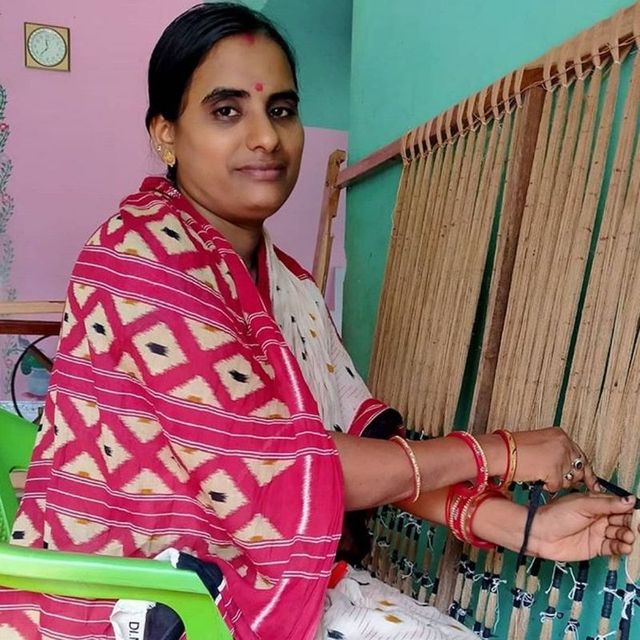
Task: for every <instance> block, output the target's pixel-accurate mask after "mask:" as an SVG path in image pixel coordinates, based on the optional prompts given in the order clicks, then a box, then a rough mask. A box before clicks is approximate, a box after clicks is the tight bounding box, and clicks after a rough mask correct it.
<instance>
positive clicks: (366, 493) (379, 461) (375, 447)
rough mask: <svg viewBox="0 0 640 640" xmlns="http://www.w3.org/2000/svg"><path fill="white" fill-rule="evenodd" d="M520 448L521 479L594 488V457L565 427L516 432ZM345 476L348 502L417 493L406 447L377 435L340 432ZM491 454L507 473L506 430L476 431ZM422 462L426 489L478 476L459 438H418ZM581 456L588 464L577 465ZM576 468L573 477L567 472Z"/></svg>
mask: <svg viewBox="0 0 640 640" xmlns="http://www.w3.org/2000/svg"><path fill="white" fill-rule="evenodd" d="M513 437H514V438H515V440H516V444H517V450H518V462H517V467H516V474H515V480H516V481H520V482H530V481H535V480H542V481H543V482H544V483H545V488H546V489H548V490H549V491H558V490H559V489H561V488H563V487H564V488H568V487H569V486H573V485H576V484H577V483H579V482H582V481H584V482H585V484H586V485H587V487H588V488H589V489H591V490H593V489H594V488H595V476H594V474H593V471H592V470H591V466H590V465H589V462H588V460H587V459H586V457H585V456H584V454H583V453H582V452H581V451H580V449H579V447H578V446H577V445H576V444H575V443H573V442H572V441H571V440H570V439H569V437H568V436H567V434H566V433H565V432H564V431H563V430H562V429H559V428H556V427H552V428H549V429H538V430H534V431H520V432H517V433H514V434H513ZM333 439H334V442H335V445H336V447H337V449H338V453H339V454H340V461H341V463H342V470H343V473H344V479H345V494H346V495H345V499H346V508H347V509H348V510H349V509H365V508H368V507H374V506H378V505H381V504H388V503H390V502H398V501H400V500H403V499H405V498H408V497H409V496H411V495H412V492H413V488H414V484H413V482H414V481H413V469H412V466H411V463H410V462H409V460H408V458H407V455H406V453H405V452H404V451H403V450H402V448H401V447H400V446H398V445H397V444H396V443H394V442H389V441H386V440H372V439H368V438H357V437H355V436H352V435H349V434H344V433H335V434H333ZM476 439H477V440H478V442H479V444H480V446H481V447H482V449H483V451H484V454H485V456H486V459H487V467H488V471H489V475H490V476H503V475H504V473H505V470H506V466H507V450H506V447H505V444H504V442H503V441H502V439H501V438H500V436H498V435H495V434H483V435H479V436H476ZM410 446H411V448H412V449H413V452H414V454H415V457H416V461H417V462H418V467H419V469H420V475H421V479H422V491H423V492H430V491H435V490H436V489H439V488H441V487H446V486H449V485H452V484H456V483H458V482H464V481H467V480H473V479H474V478H475V476H476V471H477V469H476V462H475V459H474V457H473V454H472V452H471V450H470V449H469V447H468V446H467V445H466V444H465V443H464V442H462V441H461V440H459V439H457V438H433V439H430V440H422V441H419V442H415V441H412V442H411V443H410ZM576 459H580V460H581V461H582V465H583V466H582V468H581V469H580V470H577V469H575V468H574V467H573V466H572V465H573V463H574V461H575V460H576ZM569 471H571V472H572V473H571V480H567V472H569Z"/></svg>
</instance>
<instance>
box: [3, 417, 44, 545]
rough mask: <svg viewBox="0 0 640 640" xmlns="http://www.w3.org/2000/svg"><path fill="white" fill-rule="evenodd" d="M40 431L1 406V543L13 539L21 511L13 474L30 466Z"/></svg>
mask: <svg viewBox="0 0 640 640" xmlns="http://www.w3.org/2000/svg"><path fill="white" fill-rule="evenodd" d="M37 431H38V427H37V426H36V425H35V424H32V423H31V422H29V421H28V420H23V419H22V418H19V417H18V416H16V415H14V414H13V413H9V412H8V411H5V410H4V409H0V542H6V541H7V540H8V539H9V535H10V532H11V527H12V526H13V521H14V520H15V517H16V511H17V510H18V498H17V497H16V493H15V490H14V488H13V486H12V484H11V478H10V476H9V474H10V473H11V472H12V471H15V470H17V469H21V470H26V469H27V467H28V466H29V460H31V452H32V450H33V444H34V442H35V439H36V433H37Z"/></svg>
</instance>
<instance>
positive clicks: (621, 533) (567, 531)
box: [529, 493, 635, 561]
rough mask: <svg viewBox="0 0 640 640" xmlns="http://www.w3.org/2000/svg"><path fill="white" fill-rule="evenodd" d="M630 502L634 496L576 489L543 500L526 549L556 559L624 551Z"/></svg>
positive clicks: (630, 536) (629, 539) (626, 550)
mask: <svg viewBox="0 0 640 640" xmlns="http://www.w3.org/2000/svg"><path fill="white" fill-rule="evenodd" d="M634 503H635V497H633V498H629V499H627V498H612V497H608V496H598V495H584V494H577V493H576V494H572V495H568V496H565V497H564V498H560V499H559V500H556V501H554V502H551V503H549V504H546V505H544V506H542V507H540V510H539V512H538V514H537V515H536V517H535V518H534V520H533V526H532V528H531V537H530V539H529V552H530V553H532V554H535V555H537V556H540V557H542V558H547V559H549V560H557V561H573V560H588V559H590V558H594V557H596V556H608V555H625V554H628V553H630V552H631V546H632V544H633V541H634V539H635V535H634V532H632V531H631V529H630V524H631V512H632V511H633V506H634Z"/></svg>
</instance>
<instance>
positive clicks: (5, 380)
mask: <svg viewBox="0 0 640 640" xmlns="http://www.w3.org/2000/svg"><path fill="white" fill-rule="evenodd" d="M6 106H7V92H6V89H5V88H4V87H3V86H2V85H1V84H0V300H15V297H16V292H15V289H14V287H13V286H12V285H11V266H12V264H13V257H14V251H13V245H12V243H11V238H10V237H9V235H8V233H7V225H8V223H9V220H10V219H11V216H12V215H13V209H14V203H13V198H12V197H11V196H10V195H9V194H8V193H7V183H8V181H9V177H10V176H11V172H12V170H13V164H12V162H11V160H10V159H9V158H8V157H7V155H6V153H5V148H6V145H7V140H8V139H9V133H10V129H9V125H8V124H7V123H6V122H5V109H6ZM16 347H17V344H16V339H15V337H13V336H0V362H2V365H3V366H2V376H1V377H0V391H1V392H2V395H3V397H7V395H8V393H9V376H10V371H11V368H12V366H13V365H12V361H13V359H14V354H15V351H16Z"/></svg>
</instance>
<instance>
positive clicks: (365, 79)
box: [344, 0, 631, 374]
mask: <svg viewBox="0 0 640 640" xmlns="http://www.w3.org/2000/svg"><path fill="white" fill-rule="evenodd" d="M629 4H631V2H630V0H518V1H517V2H514V1H513V0H485V2H475V1H473V0H397V1H395V2H389V1H388V0H353V34H352V58H351V116H350V127H349V156H350V162H355V161H357V160H358V159H360V158H362V157H363V156H365V155H367V154H368V153H371V152H372V151H375V150H376V149H377V148H379V147H380V146H382V145H384V144H386V143H388V142H391V141H392V140H393V139H395V138H397V137H398V136H400V135H401V134H402V133H404V132H405V131H406V130H407V129H410V128H413V127H414V126H416V125H418V124H420V123H422V122H424V121H425V120H428V119H429V118H431V117H432V116H435V115H437V114H438V113H440V112H442V111H444V110H445V109H447V108H448V107H450V106H451V105H453V104H455V103H457V102H459V101H460V100H462V99H464V98H465V97H467V96H468V95H470V94H472V93H474V92H476V91H478V90H479V89H482V88H483V87H485V86H487V85H489V84H491V83H493V82H494V81H495V80H497V79H498V78H500V77H501V76H503V75H505V74H506V73H508V72H509V71H511V70H513V69H515V68H517V67H520V66H522V65H523V64H525V63H527V62H529V61H531V60H533V59H535V58H537V57H538V56H540V55H542V54H543V53H544V52H545V51H546V50H547V49H549V48H550V47H552V46H553V45H556V44H559V43H560V42H562V41H563V40H566V39H567V38H569V37H571V36H573V35H575V34H576V33H578V32H579V31H581V30H582V29H585V28H587V27H589V26H591V25H592V24H594V23H596V22H598V21H600V20H602V19H604V18H606V17H608V16H609V15H611V14H612V13H614V12H615V11H616V10H618V9H619V8H621V7H624V6H627V5H629ZM399 175H400V168H399V167H397V166H396V167H392V168H390V169H387V170H384V171H382V172H380V173H378V174H377V175H375V176H373V177H371V178H369V179H367V180H365V181H363V182H362V183H359V184H357V185H355V186H354V187H352V188H351V189H350V190H349V192H348V200H347V203H348V207H347V208H348V215H347V237H346V249H347V258H348V269H347V279H346V283H345V297H344V299H345V307H344V338H345V341H346V343H347V346H348V348H349V351H350V352H351V354H352V355H353V357H354V360H355V362H356V365H357V366H358V369H359V370H360V372H361V373H363V374H366V373H367V371H368V365H369V354H370V348H371V339H372V335H373V331H374V329H375V318H376V314H377V307H378V298H379V291H380V285H381V280H382V274H383V271H384V265H385V260H386V253H387V245H388V238H389V231H390V225H391V213H392V208H393V202H394V200H395V190H396V187H397V183H398V177H399Z"/></svg>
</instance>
